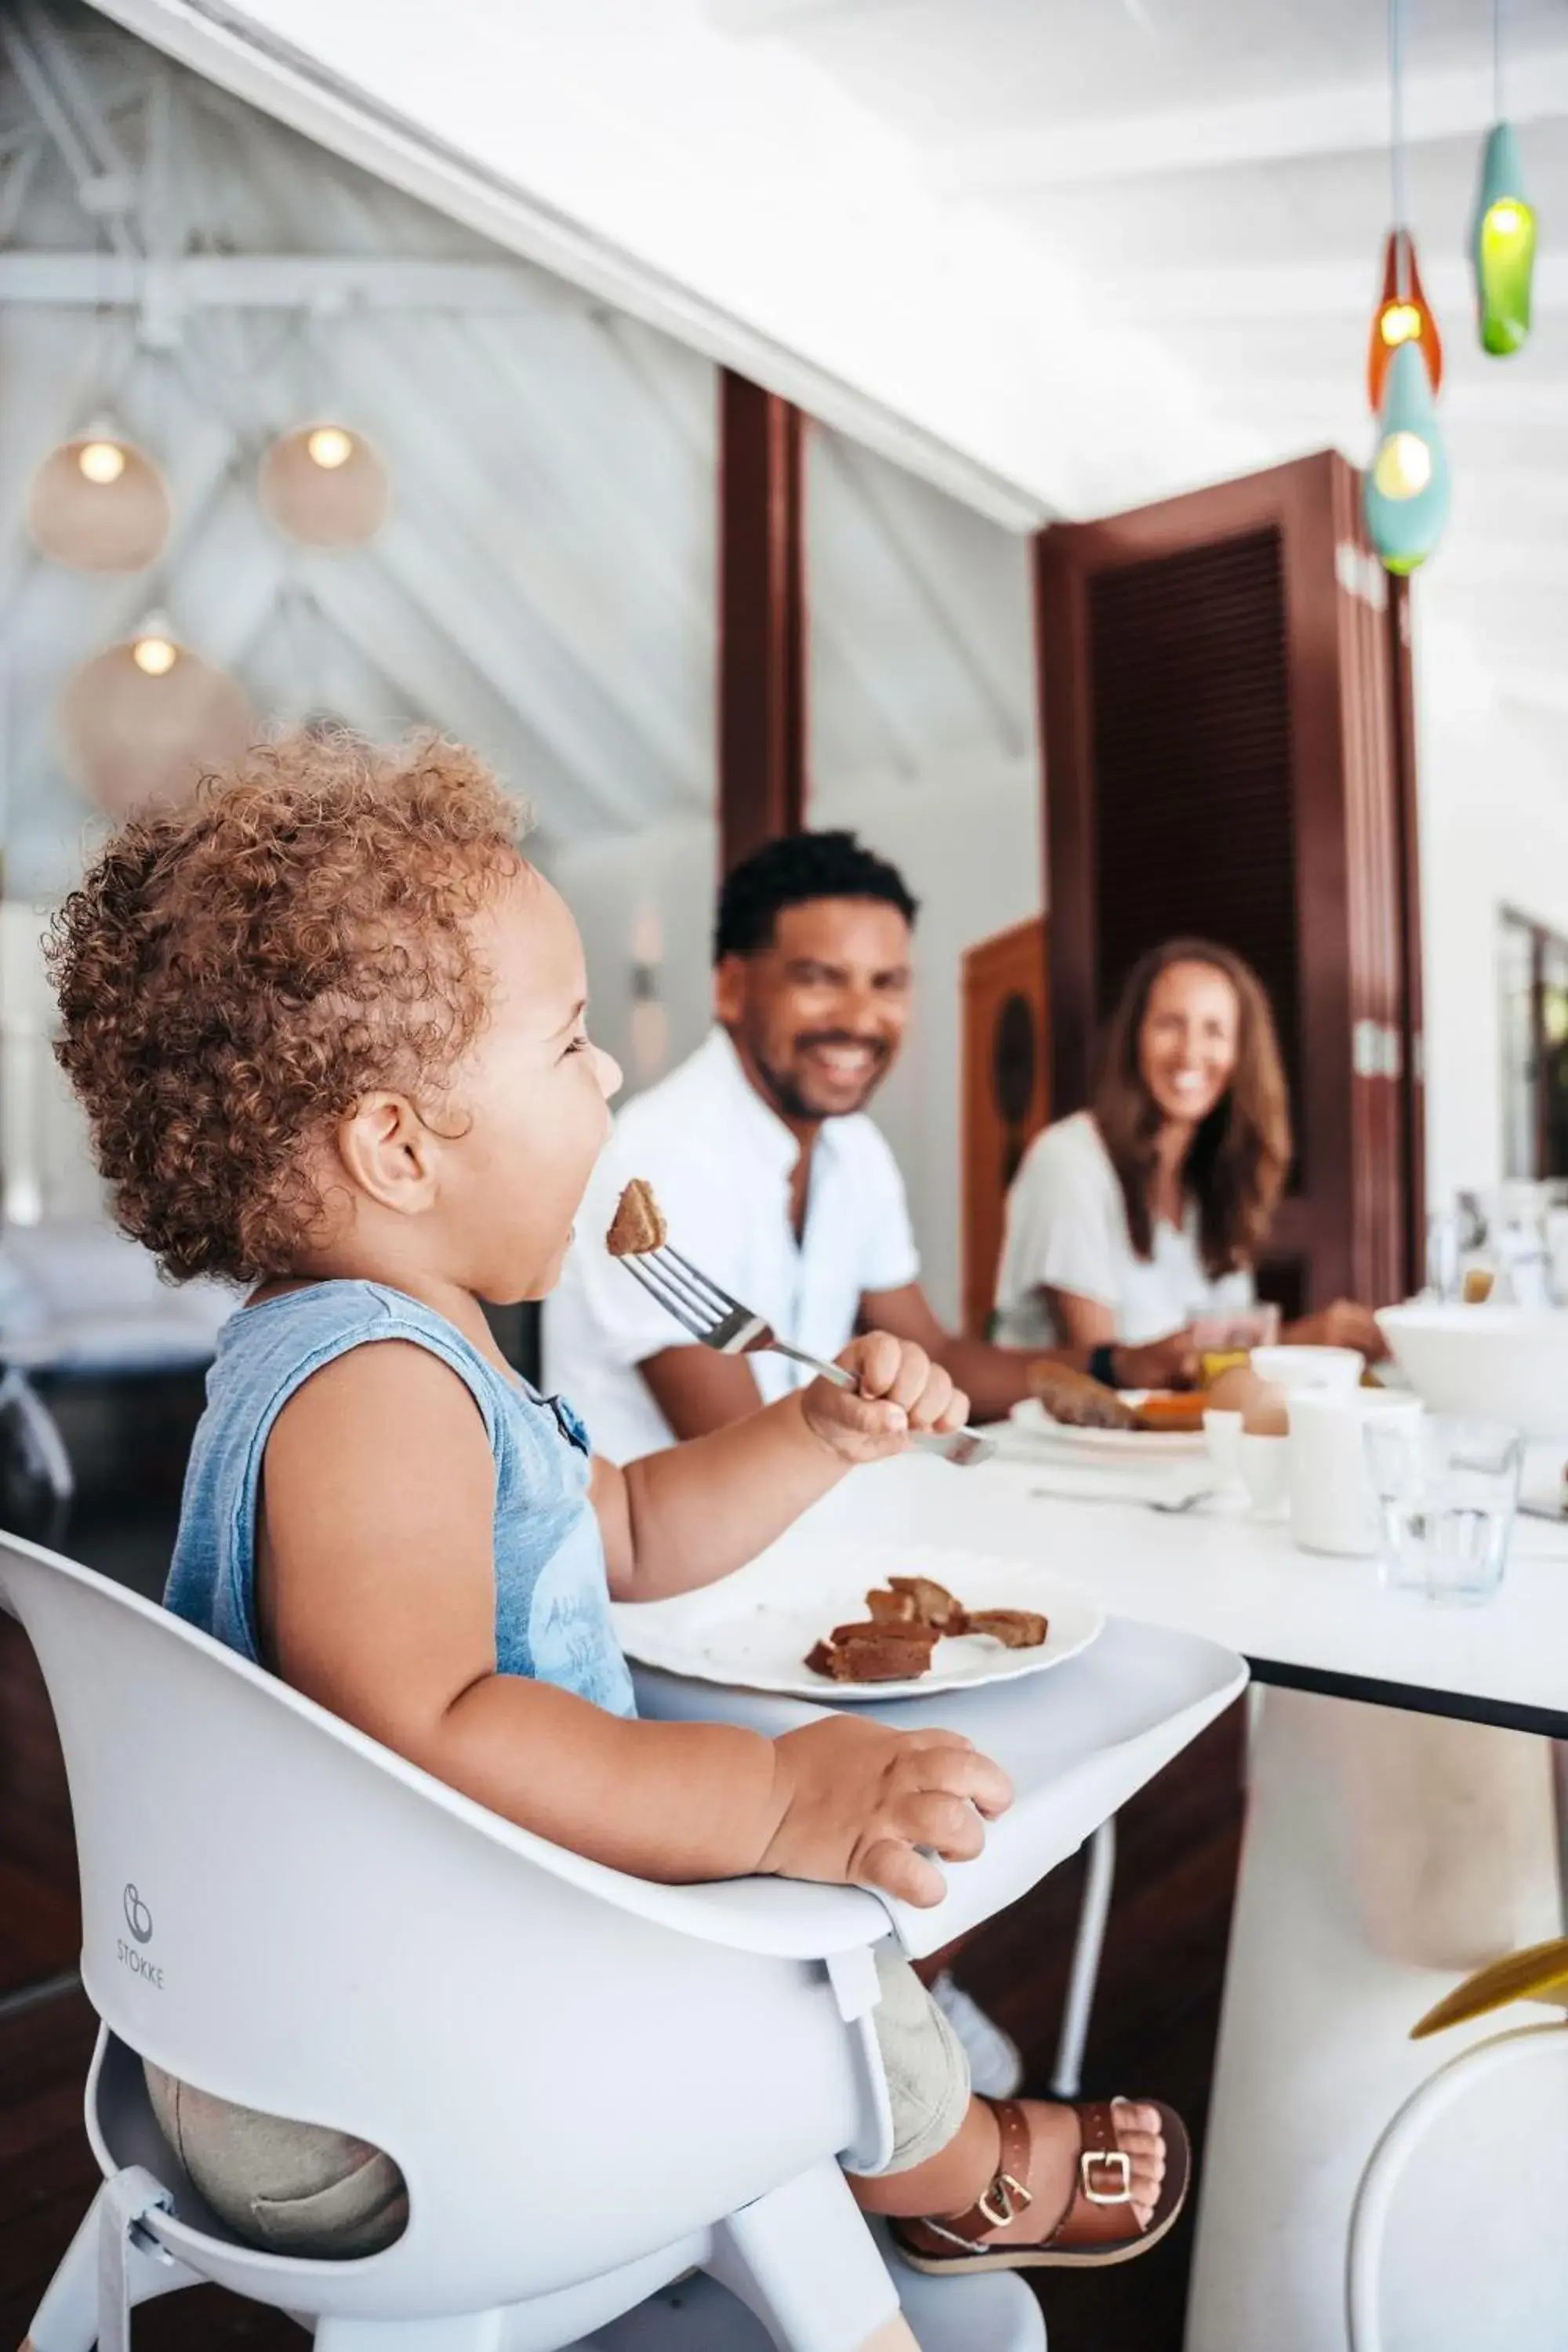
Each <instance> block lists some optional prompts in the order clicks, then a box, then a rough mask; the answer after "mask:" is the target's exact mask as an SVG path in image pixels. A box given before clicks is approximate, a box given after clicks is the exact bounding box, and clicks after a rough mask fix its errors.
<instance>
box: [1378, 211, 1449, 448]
mask: <svg viewBox="0 0 1568 2352" xmlns="http://www.w3.org/2000/svg"><path fill="white" fill-rule="evenodd" d="M1405 343H1414V344H1415V347H1416V349H1417V350H1418V351H1419V352H1420V353H1421V356H1422V358H1423V359H1424V360H1425V361H1426V375H1427V380H1428V381H1429V383H1431V386H1432V389H1433V391H1434V392H1436V390H1437V389H1438V387H1439V385H1440V384H1441V383H1442V381H1443V340H1442V337H1441V336H1440V335H1439V334H1438V332H1437V321H1436V319H1435V318H1434V317H1433V315H1432V309H1431V305H1430V304H1429V303H1428V301H1427V299H1426V295H1425V293H1424V292H1423V291H1422V288H1421V271H1420V269H1419V268H1418V267H1417V264H1416V260H1415V238H1414V237H1413V236H1411V234H1410V231H1409V230H1408V229H1407V228H1391V229H1390V230H1389V232H1388V239H1387V242H1386V244H1385V245H1384V248H1383V292H1382V295H1381V296H1380V298H1379V300H1378V305H1377V308H1376V310H1374V311H1373V314H1372V341H1371V344H1370V346H1369V348H1368V352H1367V360H1366V390H1367V398H1368V399H1369V400H1370V402H1371V403H1372V409H1373V415H1377V414H1378V413H1379V411H1380V410H1381V409H1382V407H1383V394H1384V384H1385V383H1386V381H1387V377H1388V365H1389V362H1390V361H1391V360H1392V359H1393V357H1394V352H1396V351H1398V350H1399V349H1400V348H1401V346H1402V345H1403V344H1405Z"/></svg>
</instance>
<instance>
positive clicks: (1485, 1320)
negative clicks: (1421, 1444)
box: [1377, 1298, 1568, 1439]
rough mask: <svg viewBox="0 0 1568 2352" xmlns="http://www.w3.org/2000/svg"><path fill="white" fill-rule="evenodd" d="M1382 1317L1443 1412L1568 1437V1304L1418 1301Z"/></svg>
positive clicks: (1417, 1385) (1409, 1371) (1405, 1363)
mask: <svg viewBox="0 0 1568 2352" xmlns="http://www.w3.org/2000/svg"><path fill="white" fill-rule="evenodd" d="M1377 1320H1378V1326H1379V1328H1380V1329H1381V1330H1382V1332H1383V1336H1384V1339H1386V1340H1387V1341H1388V1344H1389V1346H1390V1347H1391V1348H1392V1349H1393V1350H1394V1361H1395V1363H1396V1364H1397V1365H1398V1366H1399V1369H1400V1370H1401V1371H1402V1372H1403V1373H1404V1375H1405V1379H1406V1380H1407V1381H1409V1383H1410V1385H1411V1387H1412V1388H1413V1389H1414V1390H1415V1393H1416V1395H1417V1396H1418V1397H1420V1398H1421V1399H1422V1401H1423V1402H1424V1403H1426V1404H1429V1405H1430V1406H1431V1407H1432V1409H1433V1411H1434V1412H1458V1413H1469V1414H1473V1415H1475V1416H1476V1417H1477V1418H1479V1419H1480V1420H1484V1421H1505V1422H1507V1423H1509V1424H1510V1426H1511V1427H1512V1428H1514V1429H1518V1430H1521V1431H1522V1432H1523V1433H1524V1435H1525V1436H1526V1437H1560V1438H1564V1439H1568V1307H1494V1306H1492V1305H1490V1304H1486V1305H1483V1306H1479V1307H1462V1306H1458V1305H1455V1306H1440V1305H1437V1304H1436V1303H1435V1302H1433V1301H1430V1300H1426V1299H1419V1298H1418V1299H1415V1300H1413V1301H1412V1302H1411V1304H1410V1305H1409V1306H1407V1307H1384V1309H1383V1310H1382V1312H1381V1313H1380V1314H1379V1316H1378V1318H1377Z"/></svg>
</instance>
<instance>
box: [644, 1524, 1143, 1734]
mask: <svg viewBox="0 0 1568 2352" xmlns="http://www.w3.org/2000/svg"><path fill="white" fill-rule="evenodd" d="M890 1576H930V1577H933V1578H934V1579H935V1580H936V1581H937V1583H939V1584H944V1585H946V1587H947V1589H948V1591H950V1592H952V1593H953V1594H954V1595H955V1596H956V1597H957V1598H958V1599H959V1600H960V1601H963V1603H964V1606H965V1607H966V1608H969V1609H1035V1610H1038V1611H1039V1612H1040V1613H1041V1614H1042V1615H1043V1616H1044V1617H1045V1618H1046V1619H1047V1624H1048V1631H1047V1635H1046V1638H1045V1640H1044V1642H1042V1643H1041V1644H1040V1646H1039V1647H1038V1649H1035V1650H1007V1649H1004V1648H1003V1646H1002V1644H1001V1643H999V1642H993V1641H988V1640H987V1639H986V1638H985V1637H984V1635H983V1634H964V1635H962V1636H960V1637H959V1638H958V1639H956V1640H948V1641H942V1642H939V1643H937V1645H936V1647H935V1649H934V1650H933V1651H932V1652H931V1672H930V1674H927V1675H921V1676H920V1677H919V1679H918V1680H917V1681H914V1682H898V1683H836V1682H831V1681H829V1680H828V1678H827V1676H826V1675H816V1674H813V1673H812V1671H811V1669H810V1667H809V1666H808V1665H807V1664H806V1663H805V1655H806V1652H807V1651H808V1650H810V1649H812V1648H814V1647H815V1645H816V1643H818V1642H820V1641H821V1640H822V1638H823V1636H824V1635H825V1634H826V1633H831V1632H832V1630H833V1628H834V1626H835V1625H847V1624H853V1623H858V1622H860V1621H861V1620H862V1619H864V1617H865V1615H866V1594H867V1592H868V1591H869V1590H870V1588H871V1586H873V1585H876V1584H886V1583H887V1581H888V1579H889V1577H890ZM613 1613H614V1616H615V1620H616V1633H617V1634H618V1635H619V1637H620V1643H621V1647H622V1648H623V1649H624V1650H625V1652H626V1655H627V1657H628V1658H635V1659H636V1660H637V1663H638V1664H640V1665H645V1666H662V1667H663V1668H664V1669H665V1671H666V1672H667V1673H668V1674H672V1675H690V1676H692V1677H694V1678H695V1679H696V1680H697V1681H699V1682H705V1683H730V1684H735V1685H739V1686H740V1687H741V1688H742V1690H760V1691H775V1692H778V1693H779V1694H781V1695H782V1696H785V1697H789V1698H809V1699H819V1700H825V1701H831V1702H832V1703H833V1704H834V1705H837V1703H838V1701H839V1700H841V1699H856V1700H858V1699H889V1698H924V1697H926V1696H928V1695H929V1694H930V1693H931V1692H932V1691H944V1690H972V1689H973V1688H974V1687H975V1686H976V1685H979V1684H981V1683H1003V1682H1012V1681H1014V1680H1015V1679H1016V1677H1017V1676H1018V1675H1037V1674H1043V1673H1044V1672H1045V1671H1046V1669H1047V1667H1049V1666H1059V1665H1060V1664H1062V1662H1063V1661H1064V1659H1067V1658H1071V1657H1076V1656H1077V1654H1078V1653H1079V1650H1083V1649H1087V1648H1088V1646H1089V1643H1090V1642H1092V1641H1093V1640H1094V1638H1095V1636H1096V1634H1097V1633H1099V1632H1100V1628H1101V1627H1102V1626H1103V1624H1104V1622H1105V1612H1104V1611H1103V1610H1102V1609H1101V1608H1100V1604H1099V1602H1098V1601H1092V1600H1091V1599H1090V1598H1089V1594H1088V1593H1087V1592H1085V1591H1084V1590H1083V1588H1082V1586H1081V1585H1077V1584H1072V1583H1069V1582H1068V1579H1067V1578H1066V1577H1064V1576H1058V1575H1055V1574H1054V1573H1053V1572H1052V1571H1051V1570H1049V1569H1044V1568H1031V1567H1029V1566H1028V1565H1027V1564H1026V1562H1025V1561H1023V1560H1018V1559H993V1558H989V1557H987V1556H986V1555H985V1554H984V1553H982V1552H964V1551H938V1550H935V1549H931V1548H929V1547H927V1546H925V1545H921V1544H899V1545H893V1544H886V1545H879V1544H864V1543H857V1544H847V1543H845V1544H832V1545H824V1546H823V1547H822V1549H820V1550H816V1551H813V1552H806V1551H805V1550H803V1551H802V1552H801V1553H800V1554H799V1555H798V1556H792V1557H787V1558H785V1559H773V1560H769V1561H766V1562H764V1563H763V1564H761V1565H760V1566H759V1567H758V1568H757V1569H754V1570H746V1571H745V1572H744V1573H742V1575H740V1576H738V1577H727V1578H725V1579H724V1580H723V1581H722V1582H721V1583H719V1584H712V1585H709V1586H708V1587H707V1589H706V1590H705V1591H701V1592H691V1593H685V1594H683V1595H682V1596H681V1598H680V1599H679V1601H652V1602H647V1603H644V1604H641V1605H638V1604H637V1603H635V1602H622V1603H621V1604H620V1605H619V1606H618V1607H617V1608H616V1610H615V1611H614V1612H613Z"/></svg>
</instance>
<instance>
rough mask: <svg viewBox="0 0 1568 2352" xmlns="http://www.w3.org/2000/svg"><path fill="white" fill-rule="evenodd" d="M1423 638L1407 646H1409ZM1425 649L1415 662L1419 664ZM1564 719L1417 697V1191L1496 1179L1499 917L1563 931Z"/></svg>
mask: <svg viewBox="0 0 1568 2352" xmlns="http://www.w3.org/2000/svg"><path fill="white" fill-rule="evenodd" d="M1420 652H1421V646H1420V643H1419V641H1418V643H1417V653H1418V654H1419V653H1420ZM1431 666H1432V664H1431V655H1430V653H1428V656H1427V661H1426V668H1428V669H1430V667H1431ZM1563 730H1568V719H1557V720H1555V721H1553V720H1551V719H1547V718H1546V717H1545V716H1544V715H1542V716H1541V717H1539V718H1533V719H1532V718H1528V717H1527V716H1526V715H1525V714H1524V713H1523V712H1522V711H1520V710H1517V709H1510V708H1509V707H1508V706H1506V705H1502V704H1498V703H1492V702H1489V701H1486V700H1484V699H1482V698H1479V697H1476V698H1472V699H1471V700H1470V701H1469V702H1468V705H1465V704H1461V705H1460V706H1458V707H1457V708H1456V707H1455V705H1454V703H1453V701H1452V700H1451V699H1450V698H1447V696H1445V697H1444V698H1442V699H1441V700H1439V699H1438V698H1437V696H1436V689H1434V690H1433V692H1432V693H1430V694H1424V696H1423V708H1422V728H1421V741H1420V775H1421V866H1422V872H1421V882H1422V919H1423V925H1424V929H1425V933H1426V942H1425V944H1426V954H1425V962H1426V1102H1427V1128H1426V1139H1427V1192H1428V1195H1429V1197H1430V1198H1431V1199H1432V1200H1434V1201H1438V1200H1442V1199H1444V1198H1446V1197H1447V1195H1448V1194H1449V1193H1450V1192H1452V1191H1453V1190H1454V1189H1455V1187H1456V1186H1458V1185H1482V1186H1485V1185H1489V1184H1494V1183H1496V1182H1497V1181H1499V1179H1500V1177H1501V1175H1502V1173H1503V1081H1502V1054H1501V1046H1502V1020H1501V1011H1500V1003H1499V971H1498V912H1499V909H1500V908H1502V907H1511V908H1516V909H1517V910H1518V911H1519V912H1520V913H1521V914H1524V915H1529V916H1532V917H1533V918H1534V919H1536V920H1537V921H1538V922H1541V923H1543V924H1545V925H1547V926H1548V927H1549V928H1551V929H1554V930H1559V931H1562V932H1563V933H1564V934H1568V741H1565V742H1564V744H1563V748H1562V749H1559V747H1558V745H1557V743H1556V742H1555V741H1554V740H1553V735H1554V734H1561V733H1563Z"/></svg>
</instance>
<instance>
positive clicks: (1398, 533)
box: [1362, 343, 1448, 572]
mask: <svg viewBox="0 0 1568 2352" xmlns="http://www.w3.org/2000/svg"><path fill="white" fill-rule="evenodd" d="M1362 497H1363V505H1364V508H1365V512H1366V527H1367V530H1368V532H1369V533H1370V535H1371V538H1372V543H1373V547H1375V548H1376V550H1377V551H1378V554H1379V556H1380V557H1381V558H1382V561H1383V564H1384V569H1385V570H1386V571H1389V572H1414V571H1415V570H1416V569H1417V568H1418V566H1419V565H1421V564H1423V563H1425V562H1426V558H1427V557H1428V556H1429V555H1430V554H1431V552H1432V550H1433V549H1434V548H1435V547H1436V544H1437V541H1438V540H1439V539H1440V538H1441V536H1442V531H1443V525H1444V524H1445V522H1447V519H1448V459H1447V453H1446V452H1445V450H1444V447H1443V436H1442V434H1441V432H1440V431H1439V430H1438V425H1437V404H1436V401H1435V400H1434V399H1433V397H1432V380H1431V378H1430V377H1429V376H1428V374H1427V373H1426V362H1425V360H1424V359H1423V358H1422V356H1421V353H1420V352H1419V351H1418V350H1417V348H1416V346H1415V344H1414V343H1401V345H1400V346H1399V349H1398V350H1397V351H1396V352H1394V356H1393V358H1392V359H1391V360H1390V361H1389V363H1388V374H1387V376H1386V378H1385V380H1384V390H1383V408H1382V411H1381V413H1380V414H1379V416H1378V420H1377V444H1376V446H1375V447H1374V449H1373V453H1372V463H1371V465H1370V466H1369V467H1367V469H1366V475H1365V478H1364V480H1363V489H1362Z"/></svg>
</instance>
